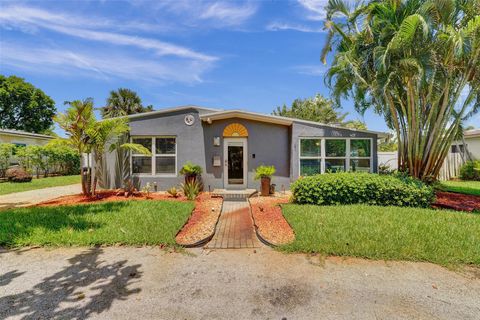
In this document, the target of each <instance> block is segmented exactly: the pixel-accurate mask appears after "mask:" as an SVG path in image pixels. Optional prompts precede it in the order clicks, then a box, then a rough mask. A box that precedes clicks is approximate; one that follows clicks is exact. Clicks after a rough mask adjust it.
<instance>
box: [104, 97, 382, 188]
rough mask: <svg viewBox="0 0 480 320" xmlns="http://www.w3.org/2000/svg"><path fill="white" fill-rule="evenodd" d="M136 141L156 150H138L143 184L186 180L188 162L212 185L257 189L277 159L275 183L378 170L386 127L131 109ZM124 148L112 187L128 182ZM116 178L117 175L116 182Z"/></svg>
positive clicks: (135, 171) (111, 169)
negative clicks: (258, 171)
mask: <svg viewBox="0 0 480 320" xmlns="http://www.w3.org/2000/svg"><path fill="white" fill-rule="evenodd" d="M128 118H129V125H130V127H131V130H130V136H131V141H132V142H135V143H139V144H142V145H143V146H145V147H146V148H148V149H149V150H152V156H145V155H141V154H131V155H130V174H131V177H132V179H133V181H134V183H135V184H136V185H137V186H140V187H141V186H143V185H145V184H146V183H147V182H150V183H154V182H155V183H156V184H157V186H158V188H159V189H160V190H165V189H167V188H169V187H171V186H175V185H178V184H179V183H180V182H182V181H183V176H181V175H180V174H179V173H178V172H179V170H180V169H181V167H182V165H183V164H184V163H186V162H187V161H192V162H194V163H196V164H199V165H200V166H201V167H202V168H203V174H202V179H203V183H204V186H205V189H206V190H213V189H216V188H220V189H223V188H224V189H244V188H257V186H258V184H259V182H258V181H255V180H254V176H255V168H256V167H258V166H260V165H262V164H265V165H274V166H275V168H276V174H275V176H274V177H273V179H272V183H275V184H276V185H277V188H278V189H281V188H285V189H288V188H289V186H290V183H291V182H293V181H295V180H296V179H297V178H298V177H299V176H303V175H312V174H315V173H323V172H326V171H349V170H351V171H367V172H376V171H377V139H378V137H379V136H381V135H384V133H380V132H374V131H367V130H355V129H346V128H342V127H338V126H332V125H324V124H320V123H317V122H312V121H305V120H299V119H292V118H286V117H280V116H272V115H265V114H260V113H255V112H248V111H241V110H218V109H210V108H203V107H197V106H183V107H176V108H171V109H164V110H160V111H153V112H147V113H142V114H135V115H130V116H128ZM116 159H117V157H116V153H115V152H113V153H109V154H108V155H107V157H106V162H105V168H106V169H105V170H106V172H104V176H106V181H107V185H106V186H105V187H110V188H111V187H122V185H120V184H122V183H121V182H119V181H120V179H119V177H118V176H117V175H118V174H119V173H118V172H117V170H116V167H117V165H116ZM115 181H116V182H115Z"/></svg>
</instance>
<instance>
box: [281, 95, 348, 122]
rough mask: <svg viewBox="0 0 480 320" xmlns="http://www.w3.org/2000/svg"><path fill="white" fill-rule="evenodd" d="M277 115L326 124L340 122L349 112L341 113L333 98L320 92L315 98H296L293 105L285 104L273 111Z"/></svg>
mask: <svg viewBox="0 0 480 320" xmlns="http://www.w3.org/2000/svg"><path fill="white" fill-rule="evenodd" d="M273 114H274V115H276V116H282V117H289V118H297V119H303V120H310V121H315V122H320V123H325V124H329V123H330V124H333V123H336V124H340V123H341V122H343V120H344V119H345V117H346V116H347V113H341V112H340V107H339V106H336V105H335V104H334V103H333V101H332V100H330V99H326V98H324V97H323V96H321V95H320V94H317V95H315V97H313V98H307V99H295V100H294V101H293V103H292V106H291V107H287V106H286V105H283V106H282V107H277V109H276V110H274V111H273Z"/></svg>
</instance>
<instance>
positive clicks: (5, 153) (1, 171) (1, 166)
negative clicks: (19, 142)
mask: <svg viewBox="0 0 480 320" xmlns="http://www.w3.org/2000/svg"><path fill="white" fill-rule="evenodd" d="M14 151H15V145H14V144H12V143H0V177H3V176H5V171H6V170H7V169H8V167H9V166H10V160H11V158H12V155H13V152H14Z"/></svg>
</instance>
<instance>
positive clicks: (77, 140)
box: [55, 98, 150, 197]
mask: <svg viewBox="0 0 480 320" xmlns="http://www.w3.org/2000/svg"><path fill="white" fill-rule="evenodd" d="M65 104H66V105H68V106H69V107H68V109H67V110H66V111H65V112H64V113H59V114H58V115H57V117H55V121H56V122H57V123H58V124H59V126H60V127H61V128H62V129H63V130H65V132H66V134H67V136H68V138H67V139H66V140H62V141H64V142H66V143H67V144H68V145H70V146H71V147H73V148H75V150H76V151H77V152H78V154H81V155H82V154H86V155H87V158H90V155H91V154H93V157H94V160H95V161H94V167H93V168H92V164H91V163H89V161H87V163H85V164H84V166H85V171H83V172H82V191H83V194H84V195H85V196H89V197H90V196H93V195H95V192H96V187H97V183H98V180H99V179H101V176H102V174H103V171H104V161H103V156H104V154H105V152H106V151H107V150H108V151H114V150H115V149H116V148H117V147H118V148H122V149H126V150H135V151H136V152H137V153H144V154H150V150H147V149H146V148H145V147H143V146H141V145H139V144H134V143H124V144H120V145H119V144H118V143H117V141H118V140H119V139H120V138H121V137H123V136H124V135H126V134H128V132H129V130H130V128H129V126H128V119H126V118H115V119H106V120H103V121H97V120H96V119H95V115H94V112H93V110H94V107H93V99H92V98H87V99H85V100H83V101H81V100H75V101H66V102H65Z"/></svg>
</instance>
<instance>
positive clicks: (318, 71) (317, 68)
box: [292, 64, 327, 77]
mask: <svg viewBox="0 0 480 320" xmlns="http://www.w3.org/2000/svg"><path fill="white" fill-rule="evenodd" d="M292 70H293V71H295V72H296V73H299V74H303V75H307V76H315V77H318V76H323V75H324V74H325V72H327V67H326V66H324V65H321V64H318V65H302V66H295V67H293V68H292Z"/></svg>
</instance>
